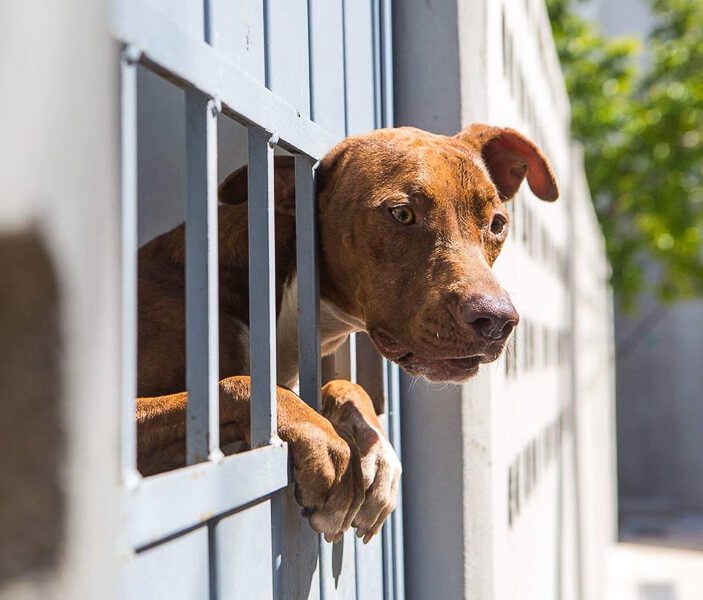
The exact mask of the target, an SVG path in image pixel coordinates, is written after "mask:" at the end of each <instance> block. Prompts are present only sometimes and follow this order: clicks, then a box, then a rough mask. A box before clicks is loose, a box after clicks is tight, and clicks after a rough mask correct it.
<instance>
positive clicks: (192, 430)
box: [186, 90, 222, 464]
mask: <svg viewBox="0 0 703 600" xmlns="http://www.w3.org/2000/svg"><path fill="white" fill-rule="evenodd" d="M186 160H187V169H186V173H187V176H186V179H187V197H186V385H187V389H188V408H187V412H186V460H187V462H188V464H193V463H197V462H202V461H204V460H207V459H208V458H212V459H217V458H219V457H221V455H222V454H221V452H220V428H219V420H220V417H219V394H218V375H219V326H218V284H217V276H218V250H217V108H216V104H215V102H214V101H213V100H210V99H208V98H207V97H206V96H204V95H203V94H201V93H200V92H197V91H195V90H187V91H186Z"/></svg>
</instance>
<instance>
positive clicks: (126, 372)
mask: <svg viewBox="0 0 703 600" xmlns="http://www.w3.org/2000/svg"><path fill="white" fill-rule="evenodd" d="M137 59H138V56H137V55H136V53H135V52H134V51H133V49H132V48H129V47H128V48H126V49H125V51H124V54H123V57H122V60H121V62H120V77H121V92H120V93H121V99H120V102H121V106H120V113H121V114H120V117H121V120H120V137H121V140H120V154H121V156H120V162H121V164H120V169H121V173H120V177H121V216H122V223H121V227H122V230H121V263H122V264H121V270H122V285H121V293H122V297H121V303H122V306H121V321H122V323H121V331H122V346H121V349H120V350H121V357H120V358H121V362H122V371H121V393H120V401H121V406H120V418H121V421H122V422H121V438H122V439H121V440H120V441H121V448H120V452H121V457H120V458H121V463H122V464H121V471H122V482H123V484H124V485H125V486H127V487H130V486H132V485H134V484H136V483H137V482H138V481H139V473H138V471H137V422H136V414H135V413H136V405H135V402H136V398H137V68H138V67H137V64H136V60H137Z"/></svg>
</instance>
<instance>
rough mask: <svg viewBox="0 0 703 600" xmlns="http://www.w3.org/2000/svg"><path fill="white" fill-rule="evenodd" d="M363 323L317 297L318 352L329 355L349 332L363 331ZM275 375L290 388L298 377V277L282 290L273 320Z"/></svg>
mask: <svg viewBox="0 0 703 600" xmlns="http://www.w3.org/2000/svg"><path fill="white" fill-rule="evenodd" d="M363 330H364V323H363V322H362V321H360V320H359V319H356V318H354V317H352V316H351V315H348V314H347V313H345V312H343V311H342V310H340V309H339V308H338V307H337V306H336V305H335V304H334V303H333V302H331V301H330V300H326V299H325V298H321V299H320V351H321V353H322V356H327V355H328V354H332V352H334V351H335V350H336V349H337V348H339V347H340V346H341V345H342V344H343V343H344V341H345V340H346V339H347V337H348V336H349V334H350V333H354V332H355V331H363ZM276 358H277V365H276V372H277V373H276V374H277V381H278V383H279V385H285V386H288V387H293V386H295V384H296V383H297V379H298V278H297V277H293V278H292V279H291V280H290V282H289V283H288V284H287V285H286V287H285V288H284V290H283V298H282V300H281V309H280V312H279V314H278V319H277V321H276Z"/></svg>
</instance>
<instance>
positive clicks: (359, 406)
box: [322, 380, 402, 543]
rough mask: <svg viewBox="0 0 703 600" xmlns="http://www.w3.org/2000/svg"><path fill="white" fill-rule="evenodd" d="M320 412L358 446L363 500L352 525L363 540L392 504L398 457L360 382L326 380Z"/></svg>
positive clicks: (396, 487) (379, 527) (375, 530)
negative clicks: (363, 492) (358, 383)
mask: <svg viewBox="0 0 703 600" xmlns="http://www.w3.org/2000/svg"><path fill="white" fill-rule="evenodd" d="M322 414H323V415H325V416H326V417H327V418H328V419H329V420H330V421H331V422H332V423H333V425H334V426H335V429H336V430H337V431H338V432H340V433H343V434H344V435H345V436H346V437H350V438H352V439H353V440H354V443H355V445H356V447H357V448H358V449H359V453H360V455H361V471H362V474H363V480H364V491H365V499H364V503H363V504H362V506H361V509H360V510H359V512H358V513H357V515H356V517H355V518H354V520H353V522H352V526H354V527H356V531H357V535H358V536H359V537H363V539H364V543H367V542H368V541H369V540H370V539H371V538H372V537H373V536H374V535H375V534H376V533H378V531H379V530H380V529H381V526H382V525H383V522H384V521H385V520H386V517H388V515H389V514H390V513H391V512H392V511H393V509H394V508H395V506H396V502H397V496H398V483H399V481H400V474H401V471H402V468H401V465H400V460H398V456H397V455H396V453H395V450H393V447H392V446H391V445H390V442H389V441H388V439H387V438H386V436H385V434H384V432H383V428H382V427H381V423H380V422H379V420H378V417H377V416H376V411H375V410H374V407H373V402H372V401H371V398H369V395H368V394H367V393H366V391H365V390H364V388H362V387H361V386H360V385H357V384H355V383H351V382H350V381H344V380H335V381H330V382H329V383H327V384H326V385H325V386H324V387H323V388H322Z"/></svg>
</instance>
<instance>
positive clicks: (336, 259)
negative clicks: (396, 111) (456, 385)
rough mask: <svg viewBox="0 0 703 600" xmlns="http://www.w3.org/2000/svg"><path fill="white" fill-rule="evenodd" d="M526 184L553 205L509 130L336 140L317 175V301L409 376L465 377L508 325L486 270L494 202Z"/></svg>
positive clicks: (551, 188)
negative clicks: (362, 332)
mask: <svg viewBox="0 0 703 600" xmlns="http://www.w3.org/2000/svg"><path fill="white" fill-rule="evenodd" d="M525 177H527V181H528V184H529V186H530V189H531V190H532V191H533V192H534V193H535V194H536V195H537V196H538V197H539V198H541V199H543V200H548V201H553V200H556V198H557V196H558V194H559V192H558V189H557V184H556V181H555V178H554V175H553V173H552V169H551V167H550V165H549V163H548V161H547V159H546V158H545V157H544V155H543V154H542V152H540V150H539V149H538V148H537V147H536V146H535V145H534V144H533V143H532V142H531V141H529V140H528V139H526V138H525V137H524V136H522V135H521V134H519V133H518V132H516V131H514V130H512V129H502V128H497V127H488V126H485V125H471V126H469V127H467V128H465V129H464V130H462V131H461V132H460V133H459V134H457V135H456V136H453V137H447V136H441V135H434V134H430V133H427V132H424V131H420V130H418V129H412V128H398V129H386V130H378V131H374V132H372V133H368V134H365V135H361V136H357V137H351V138H347V139H346V140H344V141H343V142H341V143H340V144H338V145H337V146H336V147H335V148H334V149H333V150H332V151H331V152H330V153H329V154H328V155H327V156H326V157H325V158H324V159H323V160H322V162H321V164H320V167H319V171H318V206H319V227H320V240H321V257H320V259H321V274H320V277H321V289H322V291H323V293H324V294H325V297H326V299H328V300H329V301H331V302H333V303H334V304H335V305H336V306H337V307H339V308H340V309H341V310H343V311H344V312H346V313H347V314H349V315H351V316H352V317H354V318H356V319H359V320H361V321H362V322H363V323H364V324H365V326H366V330H367V331H368V333H369V335H370V336H371V338H372V339H373V341H374V343H375V344H376V346H377V347H378V349H379V350H380V352H381V353H382V354H383V355H384V356H385V357H386V358H389V359H390V360H393V361H395V362H396V363H398V364H399V365H400V366H401V367H403V368H404V369H405V370H406V371H407V372H409V373H410V374H412V375H422V376H424V377H425V378H426V379H429V380H431V381H462V380H465V379H467V378H469V377H471V376H472V375H474V374H475V373H476V372H477V371H478V368H479V364H480V363H486V362H490V361H493V360H495V359H496V358H497V357H498V356H499V354H500V353H501V351H502V349H503V347H504V345H505V342H506V340H507V339H508V337H509V336H510V333H511V332H512V331H513V329H514V328H515V326H516V325H517V323H518V319H519V317H518V313H517V312H516V310H515V308H514V306H513V304H512V302H511V301H510V298H509V296H508V294H507V293H506V292H505V290H504V289H503V288H502V287H501V286H500V284H499V283H498V281H497V280H496V278H495V276H494V274H493V272H492V270H491V266H492V265H493V263H494V261H495V260H496V258H497V257H498V254H499V253H500V251H501V248H502V246H503V243H504V241H505V239H506V236H507V234H508V228H509V218H508V211H507V210H506V208H505V202H506V201H507V200H509V199H511V198H512V197H513V196H514V195H515V193H516V192H517V190H518V188H519V186H520V184H521V183H522V181H523V179H524V178H525Z"/></svg>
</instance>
